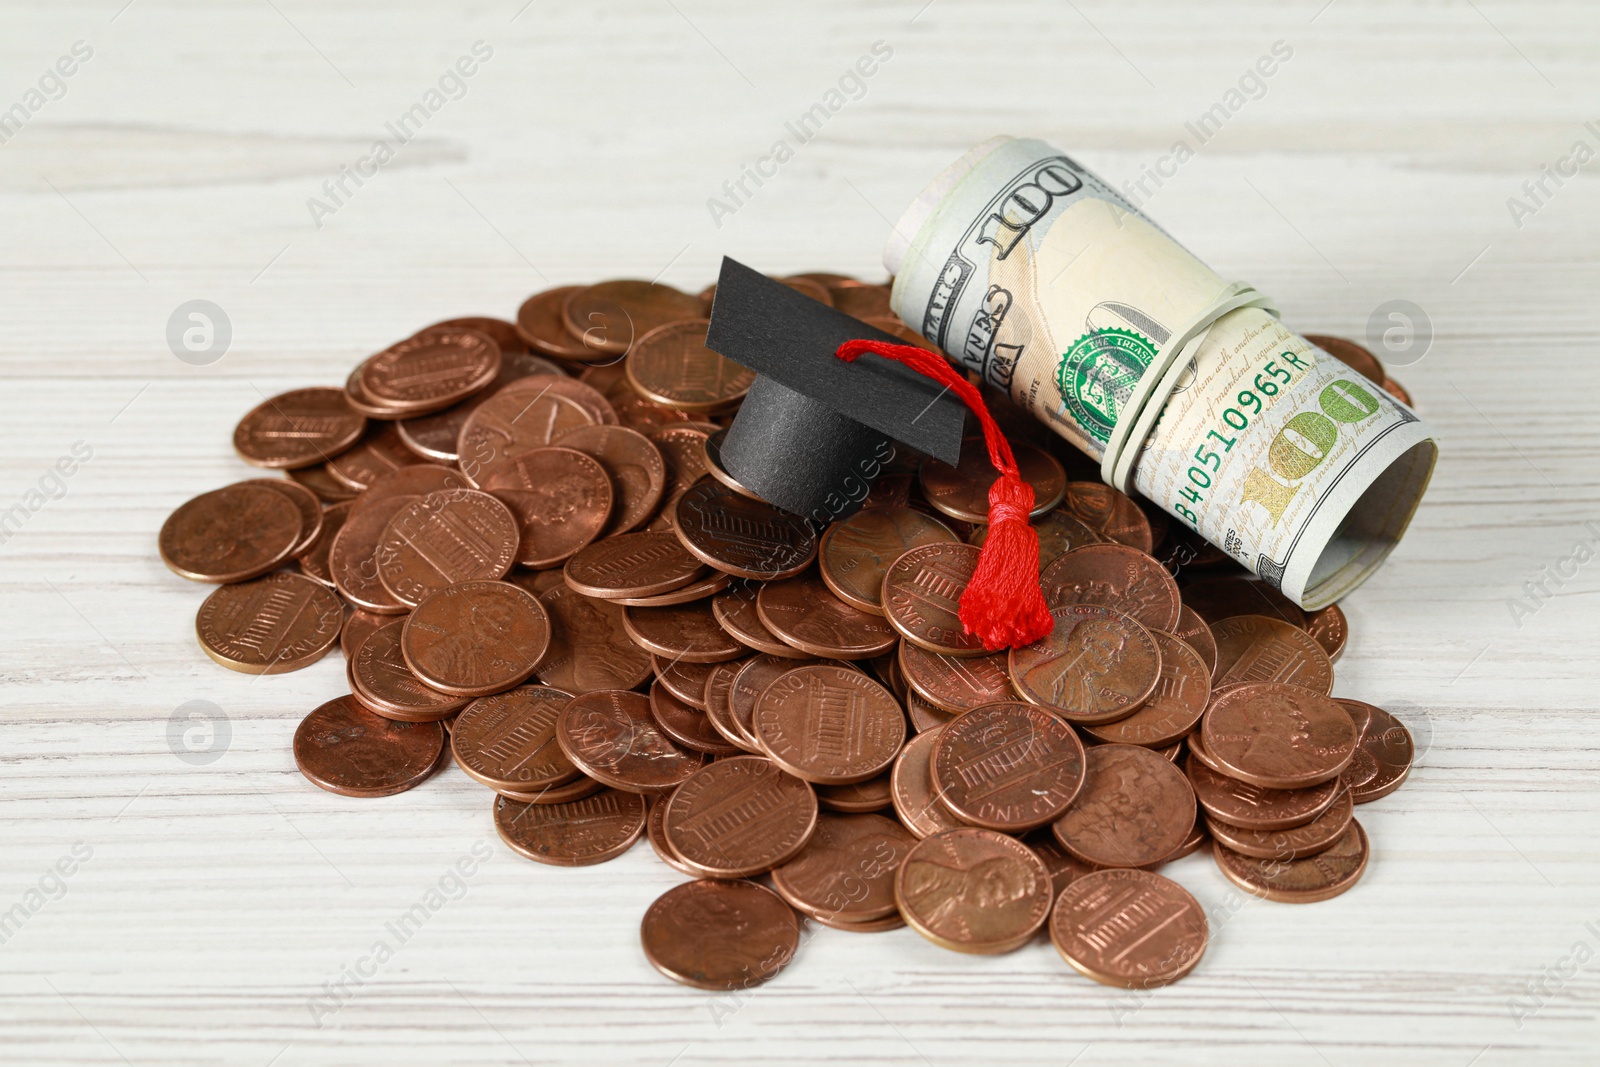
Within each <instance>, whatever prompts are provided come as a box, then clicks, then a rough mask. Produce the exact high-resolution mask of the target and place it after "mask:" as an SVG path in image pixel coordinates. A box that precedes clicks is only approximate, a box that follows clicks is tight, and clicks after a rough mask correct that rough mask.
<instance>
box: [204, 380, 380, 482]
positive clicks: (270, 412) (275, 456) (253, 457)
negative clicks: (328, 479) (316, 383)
mask: <svg viewBox="0 0 1600 1067" xmlns="http://www.w3.org/2000/svg"><path fill="white" fill-rule="evenodd" d="M345 397H346V394H345V391H344V390H343V389H336V388H328V387H316V388H311V389H293V390H291V391H289V392H287V393H280V394H278V395H277V396H275V397H272V398H271V399H269V400H264V401H262V402H261V403H260V404H258V405H256V406H255V407H254V408H251V409H250V411H249V412H248V413H247V414H246V415H245V417H244V418H242V419H240V420H239V425H238V426H237V427H235V428H234V431H233V448H234V451H235V452H238V453H239V458H240V459H242V460H244V461H245V462H246V463H249V464H251V465H253V466H256V467H272V468H277V469H281V470H287V469H291V468H297V467H309V466H311V465H312V464H314V463H323V462H325V461H327V460H329V459H331V458H333V457H334V456H337V455H338V454H339V453H340V452H343V451H344V450H345V449H347V448H349V447H350V446H351V445H353V444H355V443H356V442H357V441H359V440H361V434H362V432H363V431H365V430H366V428H367V420H366V417H365V416H363V415H361V414H360V413H358V412H357V411H355V410H354V409H353V408H351V406H350V404H349V402H348V401H347V400H346V398H345Z"/></svg>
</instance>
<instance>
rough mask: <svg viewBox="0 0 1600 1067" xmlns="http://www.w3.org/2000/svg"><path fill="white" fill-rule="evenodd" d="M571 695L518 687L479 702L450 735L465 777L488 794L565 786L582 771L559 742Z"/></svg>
mask: <svg viewBox="0 0 1600 1067" xmlns="http://www.w3.org/2000/svg"><path fill="white" fill-rule="evenodd" d="M571 699H572V694H571V693H566V692H563V691H561V690H560V689H552V688H551V687H549V686H547V685H519V686H517V687H516V688H515V689H508V690H506V691H505V692H504V693H496V694H495V695H494V696H487V697H479V698H478V699H477V700H474V701H473V702H472V703H471V704H468V705H467V706H466V708H465V709H463V710H462V712H461V715H460V717H459V718H457V719H456V723H455V726H454V727H453V728H452V729H451V730H450V749H451V752H452V753H453V754H454V755H455V759H456V762H457V763H459V764H460V765H461V769H462V770H463V771H466V772H467V774H468V775H469V776H470V777H472V778H476V779H477V780H478V781H480V782H482V783H483V784H484V785H486V786H488V787H489V788H490V789H494V790H497V791H498V790H507V791H510V792H516V793H532V792H537V791H538V790H540V789H544V788H547V787H549V786H556V785H563V784H565V783H567V782H570V781H572V780H573V779H574V778H577V777H578V776H579V771H578V768H576V767H574V766H573V765H572V761H571V760H569V759H567V756H566V753H564V752H562V751H561V746H560V745H558V744H557V743H556V719H557V718H559V717H560V715H561V709H562V708H564V707H566V706H567V703H568V702H569V701H570V700H571Z"/></svg>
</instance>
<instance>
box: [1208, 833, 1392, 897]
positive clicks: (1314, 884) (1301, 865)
mask: <svg viewBox="0 0 1600 1067" xmlns="http://www.w3.org/2000/svg"><path fill="white" fill-rule="evenodd" d="M1211 853H1212V855H1213V856H1215V857H1216V861H1217V866H1218V867H1219V868H1220V869H1221V870H1222V873H1223V874H1224V875H1225V876H1226V877H1227V879H1228V881H1230V882H1232V883H1233V884H1234V885H1236V886H1238V887H1239V888H1240V889H1243V890H1244V891H1245V892H1246V893H1252V894H1254V895H1255V896H1258V897H1264V898H1265V899H1267V900H1276V901H1279V902H1280V903H1284V904H1311V903H1314V902H1315V901H1319V900H1328V899H1330V898H1332V897H1336V896H1338V895H1339V894H1340V893H1343V892H1344V891H1345V890H1347V889H1349V888H1350V887H1351V886H1353V885H1355V884H1356V882H1358V881H1359V880H1360V879H1361V875H1362V872H1364V871H1365V870H1366V869H1367V860H1368V859H1369V858H1370V856H1371V848H1370V846H1369V845H1368V844H1367V833H1366V831H1365V830H1363V829H1362V828H1361V823H1360V822H1359V821H1357V820H1355V819H1351V820H1350V825H1349V826H1348V827H1346V828H1345V831H1344V833H1343V834H1342V835H1340V837H1339V839H1338V840H1337V841H1335V842H1334V843H1333V845H1332V846H1331V847H1329V848H1327V849H1324V850H1323V851H1321V852H1318V853H1317V854H1316V855H1314V856H1307V857H1305V858H1304V859H1296V860H1278V859H1255V858H1253V857H1250V856H1245V855H1242V854H1240V853H1238V852H1235V851H1233V850H1232V849H1230V848H1227V847H1226V846H1224V845H1222V844H1221V843H1220V842H1219V843H1218V844H1217V846H1216V847H1215V848H1213V849H1212V850H1211Z"/></svg>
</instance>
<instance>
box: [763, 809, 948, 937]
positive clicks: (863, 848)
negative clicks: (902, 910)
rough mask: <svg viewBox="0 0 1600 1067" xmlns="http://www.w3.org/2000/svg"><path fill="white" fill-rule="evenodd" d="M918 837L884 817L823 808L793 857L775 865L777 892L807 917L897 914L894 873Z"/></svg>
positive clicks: (859, 917) (868, 918) (869, 918)
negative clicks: (809, 834)
mask: <svg viewBox="0 0 1600 1067" xmlns="http://www.w3.org/2000/svg"><path fill="white" fill-rule="evenodd" d="M916 843H917V838H916V837H915V836H913V835H912V834H911V833H910V832H908V831H907V830H906V829H905V827H903V826H901V825H900V824H899V823H898V822H896V821H895V820H893V819H888V818H885V817H884V816H882V815H835V814H833V813H831V812H824V813H822V814H821V815H820V816H818V818H817V827H816V830H815V832H814V833H812V835H811V839H810V840H809V841H808V842H807V843H806V847H805V848H804V849H802V850H801V851H800V854H799V855H797V856H796V857H795V858H794V859H792V860H790V861H788V862H787V863H785V864H783V865H782V866H779V867H777V868H775V869H774V870H773V872H772V886H773V888H774V889H776V890H777V891H778V895H779V896H781V897H783V899H785V900H787V901H788V902H789V903H790V904H792V905H794V907H795V908H797V909H799V910H800V911H803V912H805V913H806V914H807V915H811V916H816V915H819V914H820V915H826V916H827V917H829V918H831V919H835V920H838V921H842V922H858V923H859V922H870V921H872V920H874V919H883V918H886V917H888V916H890V915H894V914H897V912H898V909H897V908H896V907H895V901H894V876H895V872H896V871H898V870H899V869H900V864H901V863H902V862H903V861H904V860H905V858H906V856H907V854H909V853H910V851H911V849H912V847H913V846H915V845H916Z"/></svg>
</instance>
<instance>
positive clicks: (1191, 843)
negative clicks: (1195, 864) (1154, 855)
mask: <svg viewBox="0 0 1600 1067" xmlns="http://www.w3.org/2000/svg"><path fill="white" fill-rule="evenodd" d="M1209 844H1211V834H1210V832H1209V831H1208V830H1207V829H1206V821H1205V820H1204V819H1196V820H1195V824H1194V829H1193V830H1191V831H1189V839H1188V840H1187V841H1185V842H1184V843H1183V844H1181V845H1179V846H1178V851H1176V852H1174V853H1173V854H1172V855H1170V856H1168V857H1167V858H1166V859H1165V860H1163V861H1162V862H1163V864H1167V863H1173V862H1176V861H1177V860H1181V859H1183V857H1185V856H1191V855H1193V854H1194V853H1196V852H1199V851H1200V850H1201V849H1202V848H1204V847H1206V846H1207V845H1209Z"/></svg>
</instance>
